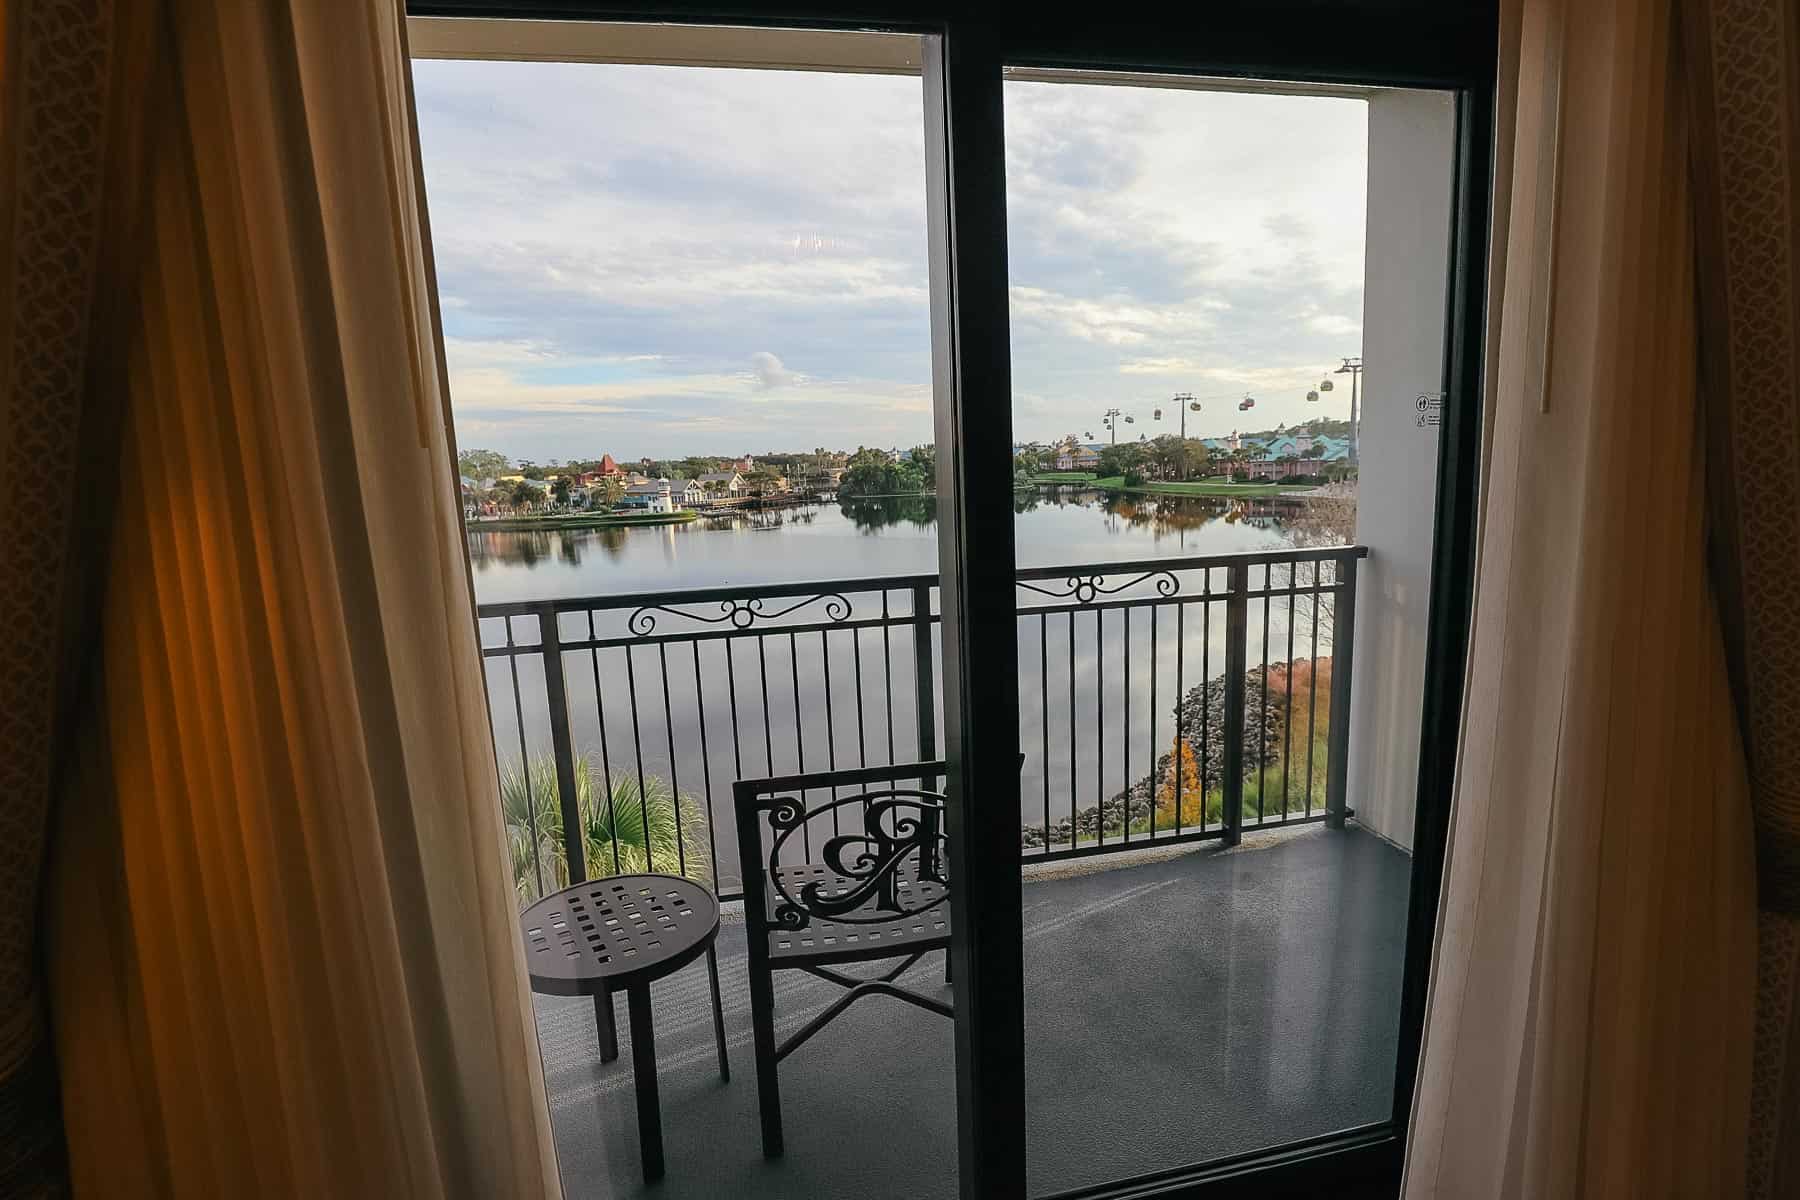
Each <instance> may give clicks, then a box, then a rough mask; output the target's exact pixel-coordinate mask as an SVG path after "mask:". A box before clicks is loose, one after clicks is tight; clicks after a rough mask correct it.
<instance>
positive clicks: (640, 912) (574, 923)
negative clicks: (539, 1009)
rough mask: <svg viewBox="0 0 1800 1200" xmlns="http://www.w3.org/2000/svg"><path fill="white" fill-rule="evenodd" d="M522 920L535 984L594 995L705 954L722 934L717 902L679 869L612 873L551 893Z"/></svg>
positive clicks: (665, 971)
mask: <svg viewBox="0 0 1800 1200" xmlns="http://www.w3.org/2000/svg"><path fill="white" fill-rule="evenodd" d="M519 923H520V926H521V927H522V928H523V929H524V931H525V967H526V970H527V971H528V972H529V973H530V975H531V987H532V990H533V991H538V992H545V993H548V994H551V995H556V996H591V995H596V994H598V993H600V992H602V991H606V992H616V991H623V990H624V989H625V988H626V987H627V986H628V985H630V984H633V983H640V982H642V983H648V982H649V981H650V980H652V979H661V978H662V977H663V976H664V975H668V974H670V973H672V972H674V971H678V970H680V969H681V968H682V967H685V966H686V965H687V964H689V963H691V962H693V961H694V960H695V959H696V958H698V957H700V955H702V954H704V953H705V952H706V948H707V947H708V946H710V945H712V943H713V939H714V938H716V937H717V936H718V934H719V902H718V901H717V900H716V899H714V897H713V894H712V893H711V892H710V891H708V890H707V889H706V888H705V887H704V886H702V885H701V884H698V883H695V882H694V881H693V880H691V879H683V878H681V877H679V876H676V875H614V876H611V877H609V878H605V879H590V880H588V881H587V882H585V883H578V884H575V885H574V886H572V887H566V888H564V889H563V890H562V891H560V892H556V893H554V894H552V895H549V896H545V897H544V898H543V899H542V900H539V901H538V902H537V903H536V904H533V905H532V906H531V907H530V908H528V909H526V910H525V911H524V912H523V913H521V914H520V915H519Z"/></svg>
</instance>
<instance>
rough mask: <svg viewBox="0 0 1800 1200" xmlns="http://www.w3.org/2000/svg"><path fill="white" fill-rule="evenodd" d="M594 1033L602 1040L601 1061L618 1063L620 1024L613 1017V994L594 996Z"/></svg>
mask: <svg viewBox="0 0 1800 1200" xmlns="http://www.w3.org/2000/svg"><path fill="white" fill-rule="evenodd" d="M594 1031H595V1032H596V1033H597V1034H599V1038H600V1061H601V1062H603V1063H609V1062H616V1061H617V1060H618V1057H619V1023H618V1021H617V1019H616V1018H615V1017H614V1016H613V1001H612V993H611V992H600V993H597V994H596V995H595V996H594Z"/></svg>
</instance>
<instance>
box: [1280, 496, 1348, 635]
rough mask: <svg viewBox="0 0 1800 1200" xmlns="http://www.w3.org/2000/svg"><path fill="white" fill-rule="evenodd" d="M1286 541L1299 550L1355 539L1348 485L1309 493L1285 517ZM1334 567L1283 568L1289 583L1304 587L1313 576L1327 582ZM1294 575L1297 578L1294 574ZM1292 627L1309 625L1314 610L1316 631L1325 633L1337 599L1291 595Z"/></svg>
mask: <svg viewBox="0 0 1800 1200" xmlns="http://www.w3.org/2000/svg"><path fill="white" fill-rule="evenodd" d="M1282 530H1283V532H1284V533H1285V534H1286V535H1287V537H1288V540H1289V541H1290V542H1291V543H1292V544H1293V545H1294V546H1296V547H1299V548H1300V549H1303V550H1316V549H1322V548H1324V547H1327V546H1348V545H1350V544H1351V543H1352V542H1354V541H1355V540H1356V490H1355V488H1348V489H1345V490H1343V491H1341V492H1336V493H1330V492H1326V493H1324V494H1321V493H1320V492H1309V493H1307V494H1306V499H1305V500H1304V501H1303V502H1302V503H1301V505H1300V509H1299V511H1298V512H1297V513H1296V514H1295V515H1294V516H1292V517H1290V518H1288V519H1287V520H1286V521H1285V522H1284V523H1283V527H1282ZM1336 569H1337V568H1336V567H1335V566H1334V565H1332V564H1327V563H1320V564H1317V570H1316V572H1315V568H1314V567H1312V566H1300V565H1298V564H1290V565H1289V566H1288V569H1287V574H1288V575H1289V577H1290V578H1289V582H1290V583H1297V584H1298V585H1299V586H1301V587H1305V586H1306V585H1307V584H1309V583H1310V582H1312V579H1313V578H1314V577H1317V578H1320V579H1323V580H1325V581H1326V582H1327V583H1329V581H1330V580H1331V579H1332V578H1333V576H1332V572H1333V571H1334V570H1336ZM1296 573H1297V574H1298V578H1297V579H1295V578H1294V576H1295V575H1296ZM1275 583H1276V585H1277V586H1279V585H1280V584H1281V583H1282V579H1281V572H1280V571H1279V570H1277V572H1276V577H1275ZM1294 599H1295V601H1296V606H1297V607H1296V613H1295V622H1296V628H1298V627H1299V626H1300V625H1303V624H1310V622H1311V621H1312V619H1313V610H1314V609H1317V610H1318V622H1319V630H1320V632H1321V633H1323V634H1325V635H1327V636H1329V635H1330V633H1331V630H1332V616H1333V614H1334V613H1335V612H1336V610H1337V602H1336V601H1335V600H1334V599H1332V598H1330V597H1329V596H1324V597H1322V596H1319V595H1316V594H1312V593H1302V594H1300V595H1298V596H1296V597H1295V598H1294Z"/></svg>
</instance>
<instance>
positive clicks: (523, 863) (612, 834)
mask: <svg viewBox="0 0 1800 1200" xmlns="http://www.w3.org/2000/svg"><path fill="white" fill-rule="evenodd" d="M574 768H575V774H574V779H575V808H576V812H577V813H578V815H579V817H580V820H581V839H580V840H581V857H582V861H583V864H584V865H585V866H586V868H587V875H588V878H590V879H594V878H600V877H603V876H607V875H612V874H615V873H617V872H627V873H630V872H641V871H647V870H656V871H666V872H668V873H670V874H674V873H676V872H679V871H680V870H681V869H682V864H683V863H685V864H686V868H687V874H688V875H689V876H690V877H693V878H701V879H704V878H706V877H707V875H708V874H710V870H709V866H708V856H707V838H706V813H705V812H704V811H703V810H702V809H701V807H700V805H699V804H698V802H696V801H695V800H694V798H693V797H692V796H688V795H682V796H680V797H679V798H678V797H677V796H676V795H675V793H674V790H673V789H672V788H671V787H670V786H669V784H668V782H667V781H666V780H664V779H661V778H660V777H658V776H655V775H646V776H645V777H644V783H643V789H642V790H641V791H640V790H639V788H638V780H637V778H636V777H635V776H625V777H622V778H619V779H615V780H613V782H612V786H611V788H610V789H609V788H608V787H607V786H606V782H605V780H604V778H603V777H602V772H601V771H600V770H599V769H598V768H596V767H595V766H594V764H593V761H592V760H591V759H590V758H589V757H588V756H587V755H585V754H583V755H578V756H576V758H575V760H574ZM678 808H679V810H680V813H679V816H678V815H677V811H676V810H677V809H678ZM500 811H501V815H502V819H503V820H504V822H505V825H506V840H507V847H508V850H509V851H510V857H511V859H512V872H513V886H514V888H515V889H516V890H517V892H518V896H519V906H520V907H521V908H523V907H525V906H526V905H527V904H530V903H531V902H532V901H534V900H536V899H537V898H538V897H539V896H540V895H542V894H543V893H545V892H549V891H553V890H555V889H557V888H561V887H565V886H567V884H568V882H569V864H568V854H567V850H566V847H565V843H564V839H563V823H562V804H561V802H560V800H559V798H558V795H557V780H556V760H555V759H554V758H552V757H551V756H550V755H548V754H535V755H533V756H532V757H531V761H530V770H529V771H527V770H525V769H524V768H523V766H522V765H521V764H520V763H518V762H517V761H514V762H510V763H507V764H506V765H505V767H503V768H502V770H501V772H500ZM540 872H541V874H542V877H543V888H542V890H541V891H540V889H539V887H538V878H539V874H540Z"/></svg>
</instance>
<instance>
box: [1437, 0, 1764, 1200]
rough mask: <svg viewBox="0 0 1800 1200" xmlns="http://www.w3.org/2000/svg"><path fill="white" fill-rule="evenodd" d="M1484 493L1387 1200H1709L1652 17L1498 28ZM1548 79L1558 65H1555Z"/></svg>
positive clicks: (1657, 12)
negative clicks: (1405, 1095)
mask: <svg viewBox="0 0 1800 1200" xmlns="http://www.w3.org/2000/svg"><path fill="white" fill-rule="evenodd" d="M1502 32H1503V38H1504V42H1503V50H1502V59H1503V65H1502V72H1501V78H1502V80H1503V86H1504V87H1505V89H1506V90H1505V91H1504V92H1503V94H1502V95H1501V97H1500V107H1501V109H1502V110H1503V111H1506V112H1509V113H1510V116H1511V118H1512V119H1511V122H1510V124H1508V125H1507V128H1508V129H1509V131H1510V135H1511V136H1510V138H1509V139H1507V140H1505V141H1503V142H1502V143H1501V149H1502V152H1503V153H1504V154H1505V155H1506V156H1507V157H1506V158H1505V159H1504V160H1503V161H1502V162H1501V163H1500V164H1499V169H1498V171H1497V172H1496V174H1497V178H1498V179H1500V180H1501V181H1503V185H1504V186H1506V187H1507V188H1508V196H1507V202H1506V204H1505V205H1503V206H1497V211H1502V212H1505V213H1507V218H1508V219H1507V223H1506V224H1505V225H1504V226H1503V227H1497V233H1496V236H1497V239H1500V240H1497V242H1496V247H1495V253H1494V255H1493V261H1494V263H1495V265H1496V272H1497V278H1496V280H1495V285H1496V290H1495V295H1496V302H1495V308H1494V314H1495V315H1496V316H1497V325H1496V326H1495V329H1496V334H1495V336H1496V337H1497V340H1498V346H1497V349H1496V352H1495V354H1494V356H1493V367H1492V369H1491V371H1490V377H1489V394H1488V400H1487V402H1488V406H1489V423H1490V429H1491V434H1490V439H1491V440H1490V445H1489V451H1488V453H1489V462H1488V472H1487V476H1486V479H1485V483H1484V487H1485V491H1484V504H1483V516H1482V530H1481V538H1480V547H1481V550H1480V558H1479V563H1478V568H1477V572H1478V577H1477V588H1476V610H1475V621H1474V627H1473V628H1474V633H1473V639H1472V644H1471V647H1470V660H1469V667H1468V672H1469V680H1468V688H1467V696H1468V701H1467V706H1466V711H1465V716H1464V730H1463V740H1462V746H1461V753H1460V758H1459V766H1458V781H1457V795H1456V811H1455V818H1454V825H1453V827H1452V830H1451V834H1450V849H1449V864H1448V870H1447V873H1446V879H1445V888H1444V894H1443V897H1442V904H1441V908H1440V918H1439V937H1438V946H1437V951H1436V957H1435V961H1434V965H1433V978H1432V989H1431V1005H1430V1011H1429V1016H1428V1020H1427V1028H1426V1034H1425V1043H1424V1047H1423V1050H1422V1058H1421V1065H1420V1075H1419V1087H1418V1091H1417V1093H1416V1095H1415V1098H1414V1111H1413V1128H1412V1134H1411V1138H1410V1141H1409V1150H1408V1162H1407V1168H1406V1194H1407V1195H1408V1196H1409V1197H1430V1196H1443V1197H1457V1198H1459V1200H1460V1198H1465V1197H1466V1198H1480V1197H1515V1196H1517V1197H1527V1196H1529V1197H1555V1196H1571V1197H1572V1196H1584V1197H1585V1196H1621V1197H1642V1196H1702V1195H1704V1196H1734V1195H1738V1194H1741V1193H1742V1192H1743V1191H1744V1187H1745V1181H1746V1153H1745V1136H1746V1130H1747V1127H1748V1088H1749V1078H1750V1047H1751V1041H1752V1024H1751V1022H1752V1013H1751V1002H1750V1001H1751V996H1752V988H1753V979H1754V971H1755V954H1756V947H1755V934H1754V930H1755V922H1754V889H1755V878H1754V876H1755V868H1754V860H1753V853H1752V839H1751V832H1750V810H1749V802H1748V798H1747V786H1746V781H1745V776H1744V764H1743V754H1742V747H1741V743H1740V740H1739V737H1738V733H1737V728H1736V724H1735V720H1734V716H1733V711H1732V705H1731V702H1730V694H1729V689H1728V681H1727V672H1726V667H1725V656H1724V648H1723V642H1722V639H1721V634H1720V628H1719V621H1718V616H1717V613H1716V610H1715V607H1714V603H1713V599H1712V593H1711V590H1710V587H1709V584H1708V580H1707V577H1706V568H1705V542H1704V522H1703V511H1704V507H1705V504H1704V488H1705V482H1706V476H1705V471H1704V467H1703V464H1704V457H1705V448H1704V443H1703V441H1702V438H1701V434H1700V420H1699V411H1698V406H1697V403H1696V395H1697V391H1696V389H1697V386H1698V385H1697V379H1696V367H1695V362H1696V350H1695V344H1696V332H1695V303H1694V273H1693V254H1694V240H1693V231H1692V220H1693V216H1692V205H1691V201H1690V195H1689V188H1688V181H1687V138H1688V129H1687V117H1686V102H1685V101H1686V91H1685V87H1684V85H1683V82H1682V76H1681V70H1680V61H1681V60H1680V49H1681V47H1680V42H1679V39H1678V37H1677V31H1676V29H1675V22H1674V12H1673V7H1672V5H1669V4H1666V3H1665V4H1658V3H1650V4H1644V3H1637V2H1633V0H1588V2H1584V3H1574V2H1572V0H1515V3H1513V4H1510V5H1508V6H1506V15H1505V20H1503V23H1502ZM1565 63H1566V64H1567V67H1566V68H1565V67H1564V65H1563V64H1565Z"/></svg>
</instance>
